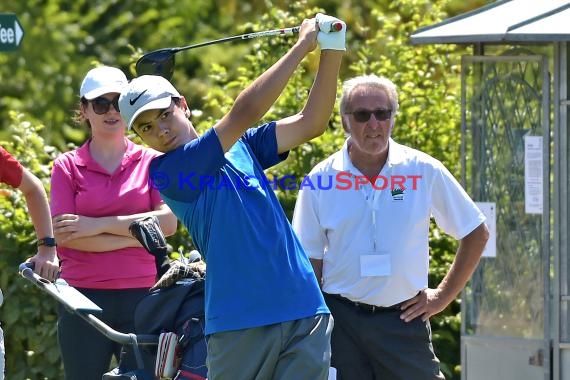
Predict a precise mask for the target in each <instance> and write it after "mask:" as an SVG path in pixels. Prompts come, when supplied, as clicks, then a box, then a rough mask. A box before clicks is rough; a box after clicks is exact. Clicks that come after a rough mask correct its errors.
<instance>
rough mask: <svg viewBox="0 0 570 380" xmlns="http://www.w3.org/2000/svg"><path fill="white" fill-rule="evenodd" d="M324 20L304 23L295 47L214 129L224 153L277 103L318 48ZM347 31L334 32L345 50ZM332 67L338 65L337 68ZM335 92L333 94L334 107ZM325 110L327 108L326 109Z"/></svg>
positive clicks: (265, 73) (246, 90)
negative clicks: (300, 68)
mask: <svg viewBox="0 0 570 380" xmlns="http://www.w3.org/2000/svg"><path fill="white" fill-rule="evenodd" d="M323 16H325V15H317V18H314V19H306V20H304V21H303V23H302V24H301V29H300V31H299V39H298V40H297V42H296V43H295V45H294V46H293V47H292V48H291V49H289V51H287V53H285V55H284V56H283V57H281V58H280V59H279V60H278V61H277V62H276V63H275V64H273V65H272V66H271V67H270V68H269V69H267V70H266V71H265V72H264V73H263V74H261V75H260V76H259V77H258V78H257V79H256V80H255V81H253V83H251V84H250V85H249V86H248V87H247V88H246V89H245V90H244V91H242V92H241V93H240V94H239V96H238V97H237V99H236V101H235V103H234V105H233V107H232V109H231V110H230V112H229V113H228V114H227V115H225V116H224V117H223V118H222V119H221V120H220V121H219V122H218V123H217V124H216V126H215V127H214V128H215V131H216V133H217V135H218V138H219V139H220V143H221V144H222V147H223V149H224V151H227V150H228V149H229V148H230V147H231V146H232V145H233V144H234V143H235V142H236V141H237V139H238V138H239V137H240V136H241V135H242V134H243V133H244V132H245V131H246V130H247V129H248V128H250V127H251V126H253V125H254V124H256V123H257V122H258V121H259V120H260V119H261V118H262V117H263V115H265V113H266V112H267V111H268V110H269V108H270V107H271V106H272V105H273V103H274V102H275V101H276V100H277V98H278V97H279V95H280V94H281V92H282V91H283V89H284V88H285V86H286V85H287V82H288V81H289V79H290V78H291V76H292V75H293V73H294V72H295V70H296V68H297V67H298V65H299V64H300V63H301V61H302V60H303V58H304V57H305V56H306V55H307V54H308V53H310V52H311V51H313V50H314V49H315V48H316V46H317V35H318V33H319V25H320V24H319V21H318V17H323ZM327 17H330V16H327ZM330 19H331V20H332V19H334V20H335V22H337V23H338V22H339V21H340V20H338V19H336V18H333V17H330ZM342 24H343V26H344V23H342ZM344 29H346V27H344ZM344 29H343V31H341V32H334V33H338V34H339V35H340V34H342V42H343V46H344ZM331 34H333V32H331ZM337 54H338V55H339V57H338V65H340V55H341V54H339V53H337ZM321 58H322V57H321ZM321 62H322V61H321ZM338 65H336V66H337V68H336V72H335V74H334V88H335V90H336V76H337V75H338ZM332 66H335V65H334V64H333V65H332ZM320 71H321V70H319V72H320ZM327 71H333V72H334V71H335V70H334V69H333V68H332V67H331V68H330V69H329V70H327ZM335 90H333V91H332V92H333V95H332V97H333V103H334V92H335ZM331 107H332V106H331ZM324 108H326V106H325V107H324ZM330 111H331V110H330V109H329V111H328V114H327V115H326V118H327V120H328V118H329V117H330Z"/></svg>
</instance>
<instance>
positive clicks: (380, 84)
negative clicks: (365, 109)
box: [340, 74, 400, 124]
mask: <svg viewBox="0 0 570 380" xmlns="http://www.w3.org/2000/svg"><path fill="white" fill-rule="evenodd" d="M360 86H366V87H375V88H380V89H382V90H383V91H384V92H386V95H388V101H389V102H390V106H391V108H392V116H391V117H390V119H391V120H390V122H391V124H394V117H395V116H396V114H397V113H398V109H399V108H400V104H399V103H398V91H397V89H396V85H395V84H394V82H392V81H391V80H390V79H388V78H385V77H379V76H377V75H374V74H370V75H360V76H357V77H354V78H351V79H348V80H346V81H345V82H344V83H343V85H342V97H341V98H340V113H341V114H343V115H344V114H346V113H347V112H350V111H351V110H349V109H348V107H349V102H350V97H351V95H352V92H353V91H354V90H355V89H356V88H357V87H360Z"/></svg>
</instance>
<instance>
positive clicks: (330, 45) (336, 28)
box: [315, 13, 346, 51]
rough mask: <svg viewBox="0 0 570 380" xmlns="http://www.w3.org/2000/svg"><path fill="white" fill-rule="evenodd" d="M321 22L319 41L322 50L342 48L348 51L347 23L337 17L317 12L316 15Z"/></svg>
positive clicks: (318, 22)
mask: <svg viewBox="0 0 570 380" xmlns="http://www.w3.org/2000/svg"><path fill="white" fill-rule="evenodd" d="M315 18H316V20H317V24H319V29H320V31H319V33H318V34H317V42H318V43H319V45H320V46H321V50H327V49H328V50H342V51H346V46H345V40H346V24H345V23H344V21H341V20H339V19H338V18H336V17H332V16H329V15H325V14H323V13H317V16H316V17H315Z"/></svg>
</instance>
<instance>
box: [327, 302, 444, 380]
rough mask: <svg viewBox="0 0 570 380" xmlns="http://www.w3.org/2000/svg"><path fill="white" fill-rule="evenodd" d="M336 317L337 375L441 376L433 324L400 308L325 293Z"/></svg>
mask: <svg viewBox="0 0 570 380" xmlns="http://www.w3.org/2000/svg"><path fill="white" fill-rule="evenodd" d="M324 296H325V301H326V302H327V305H328V307H329V309H330V310H331V313H332V315H333V317H334V320H335V324H334V328H333V331H332V336H331V347H332V358H331V366H332V367H335V368H336V369H337V380H442V379H444V377H443V374H442V373H441V371H440V368H439V360H438V359H437V357H436V356H435V353H434V351H433V345H432V342H431V326H430V323H429V321H427V322H423V321H422V320H421V319H420V318H416V319H414V320H413V321H410V322H405V321H403V320H401V319H400V315H401V313H402V311H401V310H397V309H393V308H392V309H375V310H374V311H372V310H371V309H370V308H366V307H359V306H356V305H355V304H353V303H351V302H350V301H348V300H346V299H345V300H342V299H339V298H337V297H335V296H332V295H329V294H326V293H325V294H324Z"/></svg>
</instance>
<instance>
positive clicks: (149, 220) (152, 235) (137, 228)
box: [129, 215, 170, 278]
mask: <svg viewBox="0 0 570 380" xmlns="http://www.w3.org/2000/svg"><path fill="white" fill-rule="evenodd" d="M129 232H130V233H131V235H132V236H133V237H134V238H135V239H137V240H138V241H139V243H141V244H142V246H143V247H144V248H145V249H146V250H147V251H148V253H150V254H151V255H153V256H154V262H155V264H156V272H157V277H158V278H160V277H161V276H162V275H163V274H164V273H166V271H167V270H168V269H169V268H170V260H169V259H168V245H167V244H166V239H165V238H164V234H163V232H162V230H161V229H160V224H159V222H158V218H157V217H156V216H154V215H153V216H147V217H144V218H141V219H137V220H135V221H134V222H132V223H131V224H130V225H129Z"/></svg>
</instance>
